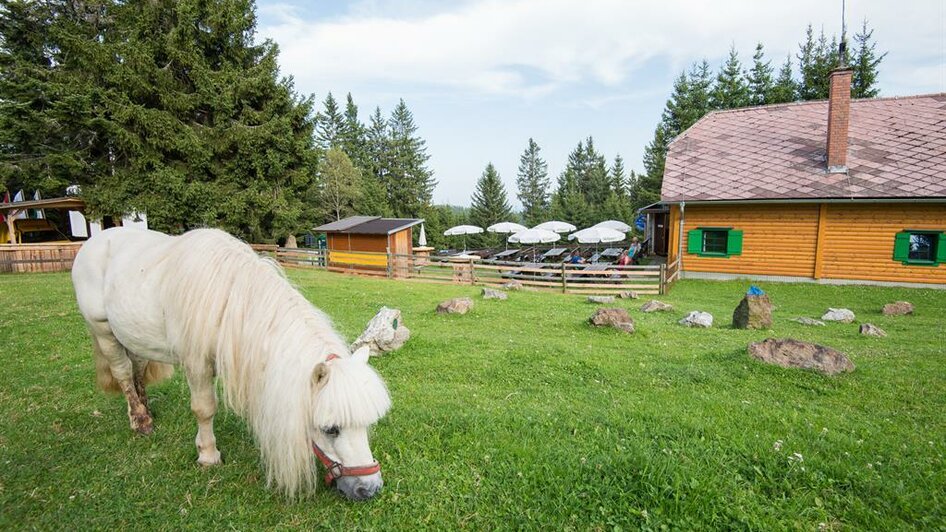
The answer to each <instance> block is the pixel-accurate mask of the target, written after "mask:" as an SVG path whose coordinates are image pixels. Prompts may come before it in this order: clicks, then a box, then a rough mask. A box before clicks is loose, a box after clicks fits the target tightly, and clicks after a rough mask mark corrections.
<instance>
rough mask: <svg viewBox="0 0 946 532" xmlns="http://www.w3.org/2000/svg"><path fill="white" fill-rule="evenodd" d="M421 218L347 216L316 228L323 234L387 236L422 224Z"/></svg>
mask: <svg viewBox="0 0 946 532" xmlns="http://www.w3.org/2000/svg"><path fill="white" fill-rule="evenodd" d="M423 221H424V220H423V219H421V218H381V217H380V216H349V217H348V218H344V219H342V220H338V221H337V222H332V223H327V224H325V225H320V226H319V227H316V228H315V230H316V231H322V232H325V233H346V234H353V235H389V234H391V233H396V232H397V231H401V230H402V229H407V228H408V227H411V226H414V225H417V224H419V223H423Z"/></svg>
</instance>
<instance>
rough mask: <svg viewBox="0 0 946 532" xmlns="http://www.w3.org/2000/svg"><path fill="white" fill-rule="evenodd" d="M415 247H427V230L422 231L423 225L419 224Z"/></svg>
mask: <svg viewBox="0 0 946 532" xmlns="http://www.w3.org/2000/svg"><path fill="white" fill-rule="evenodd" d="M417 245H418V246H420V247H426V246H427V230H426V229H424V224H420V236H418V237H417Z"/></svg>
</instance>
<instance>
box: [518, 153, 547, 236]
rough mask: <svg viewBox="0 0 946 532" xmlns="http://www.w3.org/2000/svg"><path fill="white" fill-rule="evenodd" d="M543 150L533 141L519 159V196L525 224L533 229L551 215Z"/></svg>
mask: <svg viewBox="0 0 946 532" xmlns="http://www.w3.org/2000/svg"><path fill="white" fill-rule="evenodd" d="M540 151H541V149H540V148H539V145H538V144H537V143H536V142H535V140H533V139H531V138H530V139H529V144H528V145H527V146H526V149H525V151H523V152H522V155H521V156H520V157H519V174H518V176H517V177H516V185H517V187H518V189H519V191H518V194H517V196H518V197H519V201H521V202H522V218H523V221H524V223H525V224H526V225H527V226H529V227H532V226H534V225H537V224H539V223H542V222H543V221H545V220H546V219H547V217H548V213H549V177H548V176H549V169H548V164H547V163H546V162H545V160H544V159H542V157H541V156H540V155H539V152H540Z"/></svg>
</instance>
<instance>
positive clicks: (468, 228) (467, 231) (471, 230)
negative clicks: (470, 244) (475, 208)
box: [443, 225, 483, 253]
mask: <svg viewBox="0 0 946 532" xmlns="http://www.w3.org/2000/svg"><path fill="white" fill-rule="evenodd" d="M482 232H483V228H482V227H477V226H475V225H457V226H454V227H451V228H450V229H447V230H446V231H444V232H443V236H459V235H463V252H464V253H466V235H475V234H477V233H482Z"/></svg>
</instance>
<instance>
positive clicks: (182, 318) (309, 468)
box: [72, 228, 391, 500]
mask: <svg viewBox="0 0 946 532" xmlns="http://www.w3.org/2000/svg"><path fill="white" fill-rule="evenodd" d="M72 281H73V284H74V285H75V290H76V297H77V299H78V302H79V309H80V311H81V312H82V315H83V316H84V317H85V320H86V322H87V323H88V326H89V330H90V331H91V333H92V343H93V346H94V351H95V362H96V370H97V376H98V383H99V385H100V386H101V387H102V388H103V389H105V390H113V391H121V392H122V393H124V395H125V398H126V399H127V401H128V419H129V421H130V422H131V428H132V429H134V430H136V431H138V432H140V433H142V434H149V433H151V432H152V430H153V424H152V419H151V413H150V411H149V410H148V398H147V395H146V394H145V385H146V384H148V383H149V382H154V381H156V380H160V379H161V378H164V377H167V376H170V375H171V373H172V372H173V365H180V366H181V367H182V368H183V370H184V374H185V375H186V377H187V383H188V385H189V386H190V391H191V410H192V411H193V412H194V415H195V416H196V417H197V441H196V443H197V450H198V458H197V461H198V462H199V463H201V464H203V465H213V464H219V463H220V452H219V451H218V450H217V445H216V440H215V438H214V433H213V417H214V414H215V413H216V411H217V399H216V393H215V388H214V380H213V379H214V375H217V376H218V377H219V378H220V381H221V383H222V389H223V395H224V400H225V402H226V404H227V405H228V406H229V407H230V408H231V409H232V410H233V411H234V412H236V413H237V414H238V415H240V416H242V417H243V418H245V419H246V421H247V422H248V424H249V426H250V429H251V430H252V432H253V435H254V436H255V438H256V440H257V443H258V445H259V448H260V452H261V455H262V461H263V464H264V467H265V469H266V476H267V481H268V483H269V484H270V485H275V486H277V487H278V488H279V489H281V490H283V491H284V492H285V493H286V494H288V495H289V496H296V495H298V494H300V493H303V492H307V491H310V490H312V489H314V488H315V486H316V485H317V480H316V474H317V467H318V466H317V465H316V464H315V461H314V460H313V457H312V453H313V452H314V453H315V455H316V457H318V458H319V460H320V461H321V462H322V463H323V464H324V465H325V466H326V468H327V469H328V474H327V475H326V481H327V482H328V483H329V484H332V483H333V482H334V484H335V485H336V487H337V488H338V489H339V490H341V491H342V492H343V493H344V494H345V495H346V496H348V497H349V498H351V499H355V500H364V499H368V498H371V497H373V496H374V495H375V494H377V493H378V491H379V490H380V489H381V484H382V482H381V470H380V466H379V465H378V464H377V462H375V460H374V458H373V456H372V454H371V449H370V447H369V445H368V427H369V426H370V425H372V424H373V423H375V422H376V421H377V420H378V419H380V418H381V417H382V416H383V415H384V414H385V413H386V412H387V410H388V408H390V405H391V400H390V397H389V395H388V392H387V388H386V387H385V385H384V382H383V381H382V380H381V377H379V376H378V374H377V373H376V372H375V371H374V370H373V369H372V368H371V367H369V366H368V363H367V359H368V348H367V347H365V348H362V349H359V350H357V351H356V352H355V353H354V354H350V353H349V349H348V347H347V346H346V345H345V343H344V342H343V341H342V338H341V337H340V336H339V335H338V333H336V332H335V330H334V329H333V328H332V324H331V322H330V321H329V319H328V317H327V316H326V315H325V314H323V313H322V312H321V311H319V310H317V309H316V308H315V307H313V306H312V304H310V303H309V302H308V301H307V300H306V299H305V298H304V297H302V295H301V294H299V293H298V292H297V291H296V290H295V289H293V288H292V287H291V286H290V284H289V282H288V281H287V280H286V279H285V277H284V275H283V273H282V270H281V269H280V267H279V266H278V265H277V264H276V263H275V262H273V261H271V260H268V259H263V258H260V257H259V256H258V255H257V254H256V253H254V252H253V250H252V249H250V247H249V246H247V245H246V244H244V243H242V242H240V241H238V240H237V239H235V238H233V237H231V236H230V235H228V234H226V233H224V232H222V231H218V230H214V229H198V230H195V231H190V232H188V233H186V234H184V235H181V236H178V237H171V236H168V235H165V234H161V233H157V232H154V231H145V230H140V229H130V228H115V229H109V230H107V231H104V232H102V233H100V234H98V235H96V236H94V237H92V238H91V239H89V241H88V242H86V243H85V244H84V245H83V246H82V249H81V250H80V251H79V253H78V255H77V256H76V259H75V263H74V265H73V269H72Z"/></svg>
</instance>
